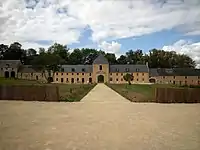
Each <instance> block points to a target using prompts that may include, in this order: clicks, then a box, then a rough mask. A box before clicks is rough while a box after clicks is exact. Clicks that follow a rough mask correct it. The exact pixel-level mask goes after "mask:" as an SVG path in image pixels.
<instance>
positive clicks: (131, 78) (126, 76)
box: [123, 73, 133, 85]
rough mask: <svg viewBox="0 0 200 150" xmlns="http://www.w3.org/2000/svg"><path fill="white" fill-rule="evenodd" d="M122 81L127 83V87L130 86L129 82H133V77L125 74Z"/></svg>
mask: <svg viewBox="0 0 200 150" xmlns="http://www.w3.org/2000/svg"><path fill="white" fill-rule="evenodd" d="M123 78H124V80H125V81H127V82H128V84H129V85H131V81H132V80H133V75H132V74H130V73H127V74H125V75H124V76H123Z"/></svg>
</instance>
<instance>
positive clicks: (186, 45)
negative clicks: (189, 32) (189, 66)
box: [163, 40, 200, 68]
mask: <svg viewBox="0 0 200 150" xmlns="http://www.w3.org/2000/svg"><path fill="white" fill-rule="evenodd" d="M163 50H166V51H176V52H177V53H180V54H186V55H188V56H190V57H191V58H192V59H193V60H195V62H196V64H197V68H200V42H197V43H193V42H191V41H187V40H179V41H177V42H175V43H174V44H172V45H168V46H164V47H163Z"/></svg>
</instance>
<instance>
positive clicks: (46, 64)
mask: <svg viewBox="0 0 200 150" xmlns="http://www.w3.org/2000/svg"><path fill="white" fill-rule="evenodd" d="M63 62H64V60H63V59H62V58H61V57H60V56H59V55H55V54H52V53H48V52H47V53H44V54H43V55H39V56H37V57H35V59H34V60H33V61H32V65H33V67H35V68H36V69H40V70H41V71H42V72H43V73H44V76H45V78H46V80H47V81H48V82H50V79H53V77H54V74H55V72H56V71H59V70H60V69H61V67H60V66H61V64H63Z"/></svg>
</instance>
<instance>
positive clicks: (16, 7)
mask: <svg viewBox="0 0 200 150" xmlns="http://www.w3.org/2000/svg"><path fill="white" fill-rule="evenodd" d="M27 1H28V0H27ZM156 1H157V0H134V1H133V0H132V1H131V0H130V1H129V0H118V1H116V0H102V1H98V0H87V2H86V1H85V0H29V1H28V3H25V1H24V0H4V1H0V41H1V42H2V43H11V42H13V41H19V42H21V43H22V44H23V43H26V42H27V41H32V42H35V41H38V40H49V41H55V42H59V43H61V44H71V43H75V42H79V38H80V36H81V34H82V30H83V29H84V28H85V27H87V26H89V27H90V29H91V30H92V40H93V41H94V42H98V43H101V42H102V41H107V40H115V39H120V38H125V37H132V36H141V35H145V34H149V33H153V32H158V31H161V30H165V29H166V30H170V29H173V28H176V29H178V30H179V31H181V32H183V33H185V34H186V35H200V25H199V22H200V9H199V7H200V4H199V0H184V3H182V2H181V0H168V2H167V3H166V4H165V5H163V6H162V7H160V6H161V4H159V3H156ZM130 5H131V7H129V6H130ZM27 7H29V8H30V7H34V9H27ZM130 8H132V9H130ZM58 10H60V12H62V13H57V11H58Z"/></svg>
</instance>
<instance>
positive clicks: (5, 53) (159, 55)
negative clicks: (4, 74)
mask: <svg viewBox="0 0 200 150" xmlns="http://www.w3.org/2000/svg"><path fill="white" fill-rule="evenodd" d="M100 53H101V54H103V55H104V56H105V57H106V58H107V59H108V61H109V63H110V64H146V62H148V65H149V67H150V68H176V67H177V68H194V67H195V62H194V60H192V58H190V57H189V56H187V55H184V54H177V53H176V52H174V51H164V50H158V49H152V50H150V51H149V54H144V53H143V51H142V50H140V49H139V50H136V51H134V50H129V51H127V52H126V54H125V55H121V56H120V57H119V58H118V59H117V58H116V56H115V54H112V53H105V52H104V51H101V50H99V51H98V50H96V49H90V48H82V49H79V48H76V49H74V50H73V51H72V52H71V53H69V48H67V46H66V45H61V44H58V43H55V44H53V45H52V46H50V47H49V48H48V49H47V51H45V49H44V48H39V54H37V53H36V50H35V49H33V48H30V49H28V50H24V49H22V45H21V44H20V43H18V42H14V43H12V44H11V45H10V46H8V45H4V44H0V59H5V60H14V59H15V60H16V59H17V60H21V61H22V63H24V64H26V65H33V62H41V61H42V60H41V59H43V63H41V64H42V65H43V66H44V62H45V61H46V60H48V61H47V63H49V62H50V61H49V59H50V60H51V59H52V60H53V61H52V63H51V64H50V66H49V67H50V68H53V69H54V70H57V69H55V68H57V67H55V64H56V65H58V64H73V65H77V64H92V62H93V61H94V59H95V58H96V57H97V56H98V54H100ZM51 55H52V56H51ZM46 57H49V59H48V58H46ZM35 59H36V60H35ZM38 59H39V60H38ZM58 59H60V60H59V61H58ZM47 63H46V64H45V66H46V65H47ZM37 64H38V63H37ZM46 67H47V66H46Z"/></svg>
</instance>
